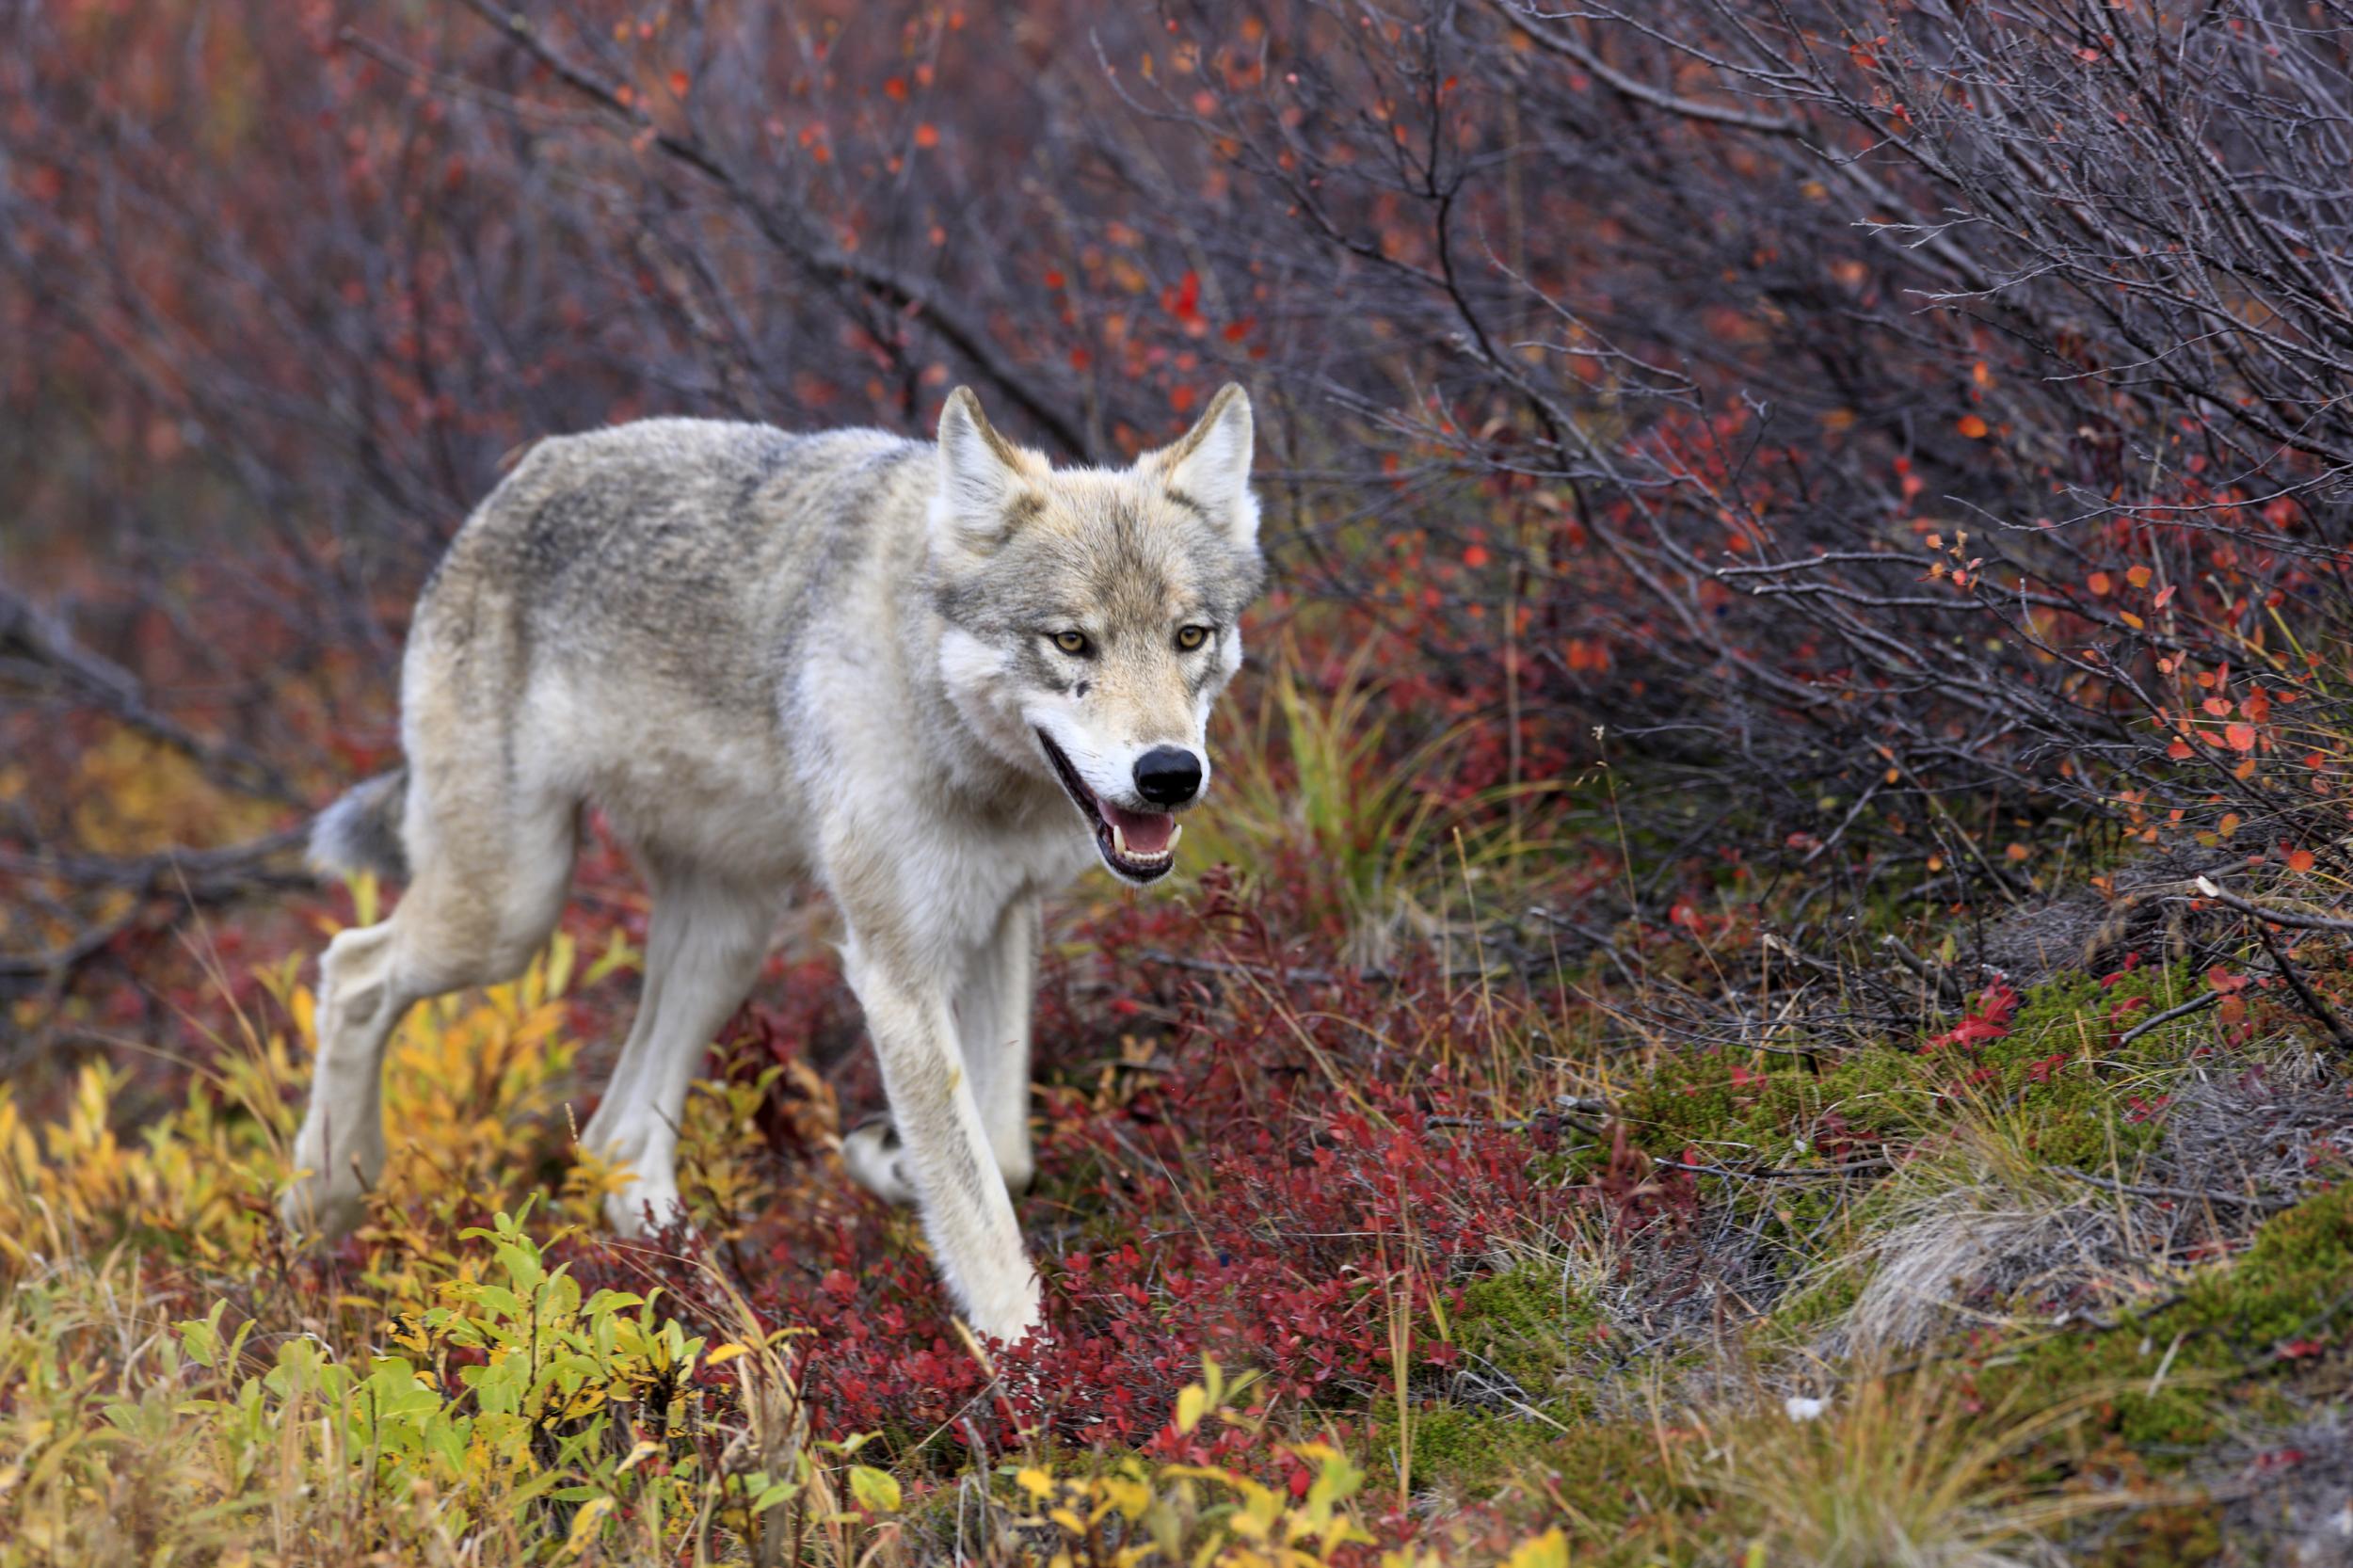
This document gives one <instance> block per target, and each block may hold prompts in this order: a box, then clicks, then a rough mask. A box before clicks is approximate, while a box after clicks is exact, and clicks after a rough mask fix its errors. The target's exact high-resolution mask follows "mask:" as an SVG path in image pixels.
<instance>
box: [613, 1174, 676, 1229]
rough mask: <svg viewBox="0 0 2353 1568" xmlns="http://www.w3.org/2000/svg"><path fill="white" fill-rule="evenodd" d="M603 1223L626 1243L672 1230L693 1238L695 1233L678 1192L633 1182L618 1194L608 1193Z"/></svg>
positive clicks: (674, 1188) (667, 1187) (670, 1188)
mask: <svg viewBox="0 0 2353 1568" xmlns="http://www.w3.org/2000/svg"><path fill="white" fill-rule="evenodd" d="M604 1223H605V1224H608V1225H610V1226H611V1227H612V1228H613V1234H614V1235H616V1236H617V1237H619V1238H621V1240H625V1241H634V1240H638V1239H640V1238H642V1237H647V1236H656V1235H659V1234H661V1233H662V1232H663V1231H665V1230H669V1229H672V1228H673V1227H680V1228H682V1229H683V1231H684V1233H685V1234H686V1235H687V1236H690V1237H691V1236H692V1235H694V1233H695V1227H694V1226H693V1225H692V1224H688V1223H687V1219H686V1205H685V1204H684V1203H683V1202H681V1201H680V1198H679V1195H678V1189H677V1188H676V1187H673V1186H666V1185H665V1186H657V1185H655V1184H654V1183H652V1182H649V1181H633V1182H632V1183H630V1184H629V1186H627V1187H625V1188H623V1189H622V1190H621V1191H619V1192H607V1193H606V1194H605V1195H604Z"/></svg>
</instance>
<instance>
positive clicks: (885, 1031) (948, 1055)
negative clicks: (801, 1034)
mask: <svg viewBox="0 0 2353 1568" xmlns="http://www.w3.org/2000/svg"><path fill="white" fill-rule="evenodd" d="M848 959H849V962H848V965H847V968H848V970H849V978H850V986H851V988H852V989H853V990H855V991H856V993H857V999H858V1001H859V1004H860V1005H862V1006H863V1007H864V1008H865V1009H866V1027H867V1029H868V1031H869V1032H871V1033H872V1035H873V1037H874V1050H875V1053H876V1055H877V1056H879V1057H880V1058H881V1061H882V1071H883V1088H884V1089H885V1091H886V1092H887V1093H888V1095H889V1096H890V1112H891V1119H892V1121H893V1122H894V1123H895V1124H896V1127H897V1131H898V1135H899V1139H900V1142H901V1144H902V1145H903V1147H902V1149H901V1152H900V1155H899V1161H900V1167H901V1169H903V1170H904V1171H905V1172H906V1173H907V1174H908V1175H909V1176H912V1177H913V1179H914V1185H915V1194H916V1199H917V1202H918V1203H919V1204H920V1207H921V1208H922V1213H923V1229H924V1231H925V1233H926V1234H927V1235H929V1236H930V1238H931V1243H932V1260H933V1262H934V1264H935V1265H936V1267H937V1268H938V1270H939V1272H940V1273H941V1274H942V1275H944V1276H945V1277H946V1280H947V1283H948V1288H949V1290H950V1292H951V1293H952V1295H953V1296H954V1297H955V1299H956V1301H957V1303H958V1304H960V1305H962V1306H963V1307H964V1309H965V1312H966V1315H967V1316H968V1319H969V1320H970V1322H971V1324H972V1326H973V1327H974V1328H975V1329H978V1330H979V1331H980V1332H981V1333H983V1334H990V1335H995V1336H997V1337H999V1338H1000V1339H1006V1340H1013V1339H1018V1338H1020V1337H1021V1336H1023V1335H1024V1334H1026V1333H1028V1332H1029V1331H1030V1329H1031V1328H1032V1327H1034V1326H1035V1325H1036V1324H1037V1322H1038V1317H1039V1305H1038V1282H1037V1273H1036V1272H1035V1271H1034V1270H1032V1268H1031V1267H1030V1259H1029V1256H1028V1255H1027V1254H1025V1253H1024V1252H1023V1251H1022V1247H1021V1229H1020V1226H1019V1224H1017V1223H1016V1221H1015V1219H1014V1213H1013V1200H1012V1199H1011V1198H1010V1197H1009V1196H1007V1195H1006V1192H1005V1182H1004V1178H1003V1177H1002V1176H1000V1175H999V1173H998V1169H997V1159H996V1155H995V1153H994V1151H993V1150H992V1149H991V1148H990V1144H989V1136H988V1129H987V1128H986V1127H985V1126H984V1124H983V1123H982V1120H981V1110H980V1105H979V1103H978V1101H977V1100H976V1099H975V1098H974V1096H973V1093H972V1085H971V1082H970V1081H969V1080H968V1076H967V1074H966V1071H965V1064H964V1059H963V1053H962V1051H961V1050H960V1049H959V1048H958V1043H957V1037H956V1028H955V1021H954V1018H953V1016H952V1014H951V1012H950V1009H949V1000H948V988H947V986H946V985H945V984H942V983H941V981H940V980H939V979H938V978H937V977H932V978H927V979H917V978H914V976H913V974H912V973H911V972H910V971H912V970H914V969H915V968H917V966H914V965H912V964H909V963H906V962H904V960H903V959H898V958H895V957H893V956H890V955H885V954H881V953H876V952H868V951H867V950H866V947H865V944H864V943H863V942H861V941H860V940H859V939H858V934H857V931H856V921H855V920H853V922H852V931H851V940H850V942H849V944H848Z"/></svg>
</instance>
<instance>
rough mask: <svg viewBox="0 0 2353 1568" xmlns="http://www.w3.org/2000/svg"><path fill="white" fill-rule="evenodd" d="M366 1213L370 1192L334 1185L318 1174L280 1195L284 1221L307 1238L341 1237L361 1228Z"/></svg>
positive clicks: (281, 1216) (319, 1239) (289, 1227)
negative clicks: (368, 1193)
mask: <svg viewBox="0 0 2353 1568" xmlns="http://www.w3.org/2000/svg"><path fill="white" fill-rule="evenodd" d="M366 1215H367V1194H366V1193H365V1192H362V1191H360V1188H358V1187H356V1186H352V1185H349V1184H342V1185H330V1184H329V1183H328V1182H326V1181H324V1180H322V1179H320V1178H319V1177H317V1176H304V1177H303V1178H302V1179H301V1180H299V1181H297V1182H296V1183H295V1184H294V1185H293V1186H291V1187H289V1188H287V1189H286V1190H285V1192H281V1193H280V1194H279V1198H278V1218H279V1221H280V1224H283V1225H284V1226H285V1227H286V1228H287V1229H288V1230H290V1231H292V1232H294V1234H295V1235H296V1236H299V1237H301V1238H303V1239H304V1240H311V1241H340V1240H343V1239H344V1237H346V1236H348V1235H350V1234H351V1233H352V1232H353V1231H355V1230H357V1229H359V1228H360V1221H361V1220H362V1219H364V1218H365V1217H366Z"/></svg>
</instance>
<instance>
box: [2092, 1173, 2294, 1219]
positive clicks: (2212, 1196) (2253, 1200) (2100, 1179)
mask: <svg viewBox="0 0 2353 1568" xmlns="http://www.w3.org/2000/svg"><path fill="white" fill-rule="evenodd" d="M2052 1169H2053V1170H2055V1171H2057V1172H2058V1173H2059V1174H2060V1175H2061V1176H2073V1177H2074V1178H2075V1179H2076V1180H2077V1181H2080V1182H2084V1183H2086V1184H2088V1185H2089V1186H2093V1187H2097V1188H2100V1189H2102V1190H2103V1191H2105V1192H2124V1193H2128V1194H2130V1195H2131V1196H2133V1197H2137V1198H2174V1199H2178V1200H2180V1201H2182V1202H2185V1203H2218V1204H2224V1205H2227V1206H2229V1207H2232V1208H2261V1209H2277V1208H2295V1207H2296V1205H2297V1203H2298V1202H2300V1201H2301V1200H2300V1199H2297V1198H2293V1197H2286V1196H2281V1195H2280V1194H2277V1193H2254V1194H2249V1193H2245V1192H2207V1191H2204V1190H2201V1189H2199V1188H2193V1187H2156V1186H2151V1185H2148V1184H2146V1183H2143V1182H2137V1181H2116V1180H2112V1179H2110V1178H2109V1177H2107V1176H2093V1175H2092V1174H2091V1173H2090V1172H2089V1171H2079V1170H2077V1169H2076V1168H2075V1167H2074V1166H2073V1165H2054V1166H2053V1167H2052Z"/></svg>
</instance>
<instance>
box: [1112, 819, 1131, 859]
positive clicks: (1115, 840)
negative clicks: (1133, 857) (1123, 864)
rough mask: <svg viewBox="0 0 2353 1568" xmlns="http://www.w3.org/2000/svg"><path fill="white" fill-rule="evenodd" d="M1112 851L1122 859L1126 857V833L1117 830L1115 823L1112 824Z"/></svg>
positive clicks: (1117, 825) (1117, 826)
mask: <svg viewBox="0 0 2353 1568" xmlns="http://www.w3.org/2000/svg"><path fill="white" fill-rule="evenodd" d="M1112 854H1113V855H1116V856H1119V857H1120V858H1121V859H1122V860H1125V859H1127V858H1128V835H1126V834H1125V833H1122V832H1121V831H1120V830H1119V824H1117V823H1113V824H1112Z"/></svg>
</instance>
